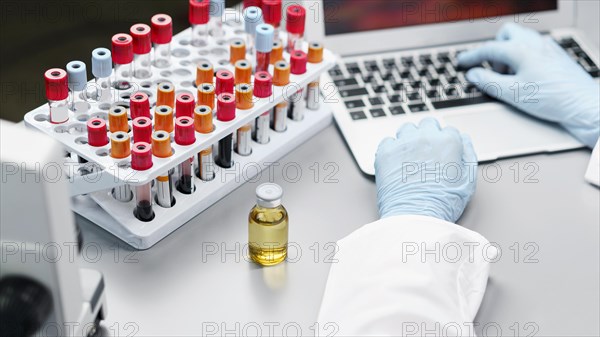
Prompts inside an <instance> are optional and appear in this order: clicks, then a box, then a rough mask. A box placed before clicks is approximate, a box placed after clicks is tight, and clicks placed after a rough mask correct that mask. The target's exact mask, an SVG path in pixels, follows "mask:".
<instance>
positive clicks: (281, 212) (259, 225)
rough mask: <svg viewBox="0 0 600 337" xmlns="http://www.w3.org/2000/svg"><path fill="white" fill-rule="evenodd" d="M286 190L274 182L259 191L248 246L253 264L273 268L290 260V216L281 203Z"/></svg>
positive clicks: (262, 186) (250, 220)
mask: <svg viewBox="0 0 600 337" xmlns="http://www.w3.org/2000/svg"><path fill="white" fill-rule="evenodd" d="M282 197H283V189H282V188H281V187H280V186H279V185H277V184H273V183H266V184H261V185H260V186H258V187H257V188H256V205H255V206H254V208H252V210H250V215H249V216H248V246H249V252H250V258H251V259H252V261H254V262H256V263H258V264H260V265H263V266H272V265H275V264H278V263H281V262H283V261H284V260H285V258H286V257H287V248H288V213H287V210H286V209H285V207H283V205H282V204H281V198H282Z"/></svg>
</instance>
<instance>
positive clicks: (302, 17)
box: [286, 5, 306, 35]
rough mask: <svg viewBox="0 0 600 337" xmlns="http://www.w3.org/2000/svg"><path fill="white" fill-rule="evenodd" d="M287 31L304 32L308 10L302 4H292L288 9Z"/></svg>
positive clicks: (293, 32)
mask: <svg viewBox="0 0 600 337" xmlns="http://www.w3.org/2000/svg"><path fill="white" fill-rule="evenodd" d="M286 14H287V24H286V28H287V31H288V32H290V33H292V34H300V35H302V34H304V23H305V21H306V10H305V9H304V7H302V6H300V5H291V6H289V7H288V9H287V12H286Z"/></svg>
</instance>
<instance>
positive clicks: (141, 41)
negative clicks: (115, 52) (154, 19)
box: [129, 23, 152, 55]
mask: <svg viewBox="0 0 600 337" xmlns="http://www.w3.org/2000/svg"><path fill="white" fill-rule="evenodd" d="M129 33H130V34H131V37H132V38H133V53H134V54H138V55H142V54H148V53H149V52H150V49H152V40H151V38H150V26H148V25H145V24H143V23H138V24H135V25H133V26H131V29H129Z"/></svg>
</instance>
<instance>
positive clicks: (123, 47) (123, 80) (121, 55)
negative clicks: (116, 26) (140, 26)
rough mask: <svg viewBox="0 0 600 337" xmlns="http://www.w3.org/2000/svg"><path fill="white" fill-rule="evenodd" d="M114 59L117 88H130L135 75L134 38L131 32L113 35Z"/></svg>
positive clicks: (115, 84) (114, 83)
mask: <svg viewBox="0 0 600 337" xmlns="http://www.w3.org/2000/svg"><path fill="white" fill-rule="evenodd" d="M112 60H113V63H114V64H115V81H114V82H113V85H114V87H115V89H117V90H127V89H129V88H130V87H131V76H132V75H133V39H132V37H131V36H130V35H129V34H115V35H114V36H113V37H112Z"/></svg>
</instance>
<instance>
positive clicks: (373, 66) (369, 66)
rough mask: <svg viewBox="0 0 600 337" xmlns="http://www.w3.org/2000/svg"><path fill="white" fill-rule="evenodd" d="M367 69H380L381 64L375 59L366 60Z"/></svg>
mask: <svg viewBox="0 0 600 337" xmlns="http://www.w3.org/2000/svg"><path fill="white" fill-rule="evenodd" d="M365 69H367V70H368V71H379V66H378V65H377V62H375V61H365Z"/></svg>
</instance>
